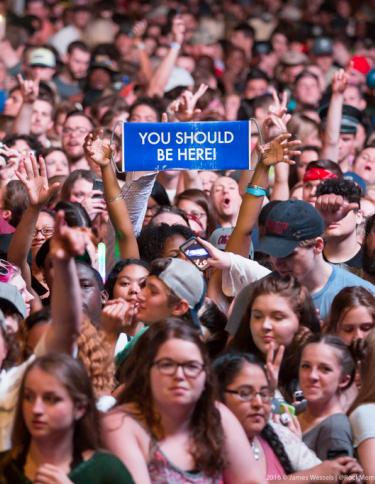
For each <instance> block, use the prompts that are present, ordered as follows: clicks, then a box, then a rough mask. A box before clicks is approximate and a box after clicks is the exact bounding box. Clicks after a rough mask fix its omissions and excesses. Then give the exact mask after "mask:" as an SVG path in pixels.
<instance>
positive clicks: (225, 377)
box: [213, 353, 356, 482]
mask: <svg viewBox="0 0 375 484" xmlns="http://www.w3.org/2000/svg"><path fill="white" fill-rule="evenodd" d="M213 366H214V371H215V374H216V377H217V382H218V386H219V396H220V399H221V400H222V401H223V402H224V403H225V405H227V407H228V408H229V409H230V410H231V411H232V412H233V413H234V415H235V416H236V417H237V418H238V420H239V421H240V423H241V424H242V426H243V428H244V430H245V433H246V436H247V438H248V440H249V442H250V445H251V449H252V453H253V457H254V459H255V462H256V464H257V465H258V466H259V468H260V469H261V470H262V473H263V475H266V476H267V479H268V480H278V481H283V480H284V479H285V480H287V479H288V478H287V477H286V476H287V475H289V474H293V476H292V479H293V480H299V479H298V478H300V481H306V482H309V480H310V479H312V478H311V477H310V476H315V479H319V480H320V479H323V480H325V479H327V480H330V478H332V480H334V477H333V475H334V474H335V473H336V472H338V471H339V472H340V470H341V472H343V469H350V470H352V469H355V466H356V464H355V461H354V460H353V459H350V458H344V459H337V460H336V461H326V462H323V463H321V461H320V460H319V458H318V457H317V456H316V455H315V454H314V452H312V451H310V450H309V449H308V447H307V446H306V445H305V444H304V443H303V442H302V441H301V440H300V438H299V437H298V436H297V435H295V434H294V433H292V432H291V431H290V430H289V429H288V428H286V427H284V426H282V425H280V424H277V423H274V422H272V421H271V420H270V415H271V408H272V398H273V389H272V387H271V385H270V382H269V380H268V378H267V374H266V371H265V367H264V365H263V364H262V363H261V362H260V361H259V360H258V359H257V358H256V357H255V356H254V355H251V354H249V353H228V354H226V355H223V356H221V357H219V358H218V359H217V360H216V361H215V362H214V365H213ZM304 471H305V472H304ZM296 472H297V473H298V474H295V473H296ZM323 476H324V477H323ZM289 479H290V477H289ZM289 482H290V481H289Z"/></svg>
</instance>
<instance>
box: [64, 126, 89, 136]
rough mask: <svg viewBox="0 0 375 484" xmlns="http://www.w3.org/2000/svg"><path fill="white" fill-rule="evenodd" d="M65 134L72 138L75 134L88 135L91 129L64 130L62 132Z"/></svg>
mask: <svg viewBox="0 0 375 484" xmlns="http://www.w3.org/2000/svg"><path fill="white" fill-rule="evenodd" d="M62 132H63V134H65V135H66V136H70V135H72V134H73V133H74V134H81V135H84V134H87V133H89V132H90V130H89V129H87V128H63V130H62Z"/></svg>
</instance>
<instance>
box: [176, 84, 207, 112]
mask: <svg viewBox="0 0 375 484" xmlns="http://www.w3.org/2000/svg"><path fill="white" fill-rule="evenodd" d="M207 89H208V86H207V85H206V84H201V85H200V86H199V88H198V89H197V91H196V92H195V93H194V94H193V93H192V92H191V91H189V90H186V91H184V92H183V93H182V94H181V95H180V96H179V97H178V98H177V99H175V100H174V101H173V102H172V103H171V104H170V106H169V111H171V112H172V113H174V115H175V117H176V118H177V119H178V120H179V121H191V120H192V119H193V118H194V116H196V115H198V114H200V112H201V110H200V109H195V106H196V104H197V102H198V100H199V99H200V98H201V97H202V96H203V94H204V93H205V92H206V91H207Z"/></svg>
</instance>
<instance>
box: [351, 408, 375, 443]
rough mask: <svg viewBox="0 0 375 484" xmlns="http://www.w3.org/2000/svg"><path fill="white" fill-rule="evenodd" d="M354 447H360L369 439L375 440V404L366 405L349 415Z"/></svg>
mask: <svg viewBox="0 0 375 484" xmlns="http://www.w3.org/2000/svg"><path fill="white" fill-rule="evenodd" d="M349 420H350V425H351V427H352V434H353V446H354V447H358V446H359V445H360V444H362V442H364V441H365V440H367V439H375V403H364V404H363V405H360V406H359V407H357V408H356V409H355V410H354V411H353V412H352V413H351V414H350V415H349Z"/></svg>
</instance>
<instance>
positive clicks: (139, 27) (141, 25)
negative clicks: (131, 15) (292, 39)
mask: <svg viewBox="0 0 375 484" xmlns="http://www.w3.org/2000/svg"><path fill="white" fill-rule="evenodd" d="M146 29H147V20H140V21H139V22H136V23H135V24H134V26H133V35H134V39H135V40H140V39H141V38H142V37H143V36H144V34H145V32H146Z"/></svg>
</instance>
